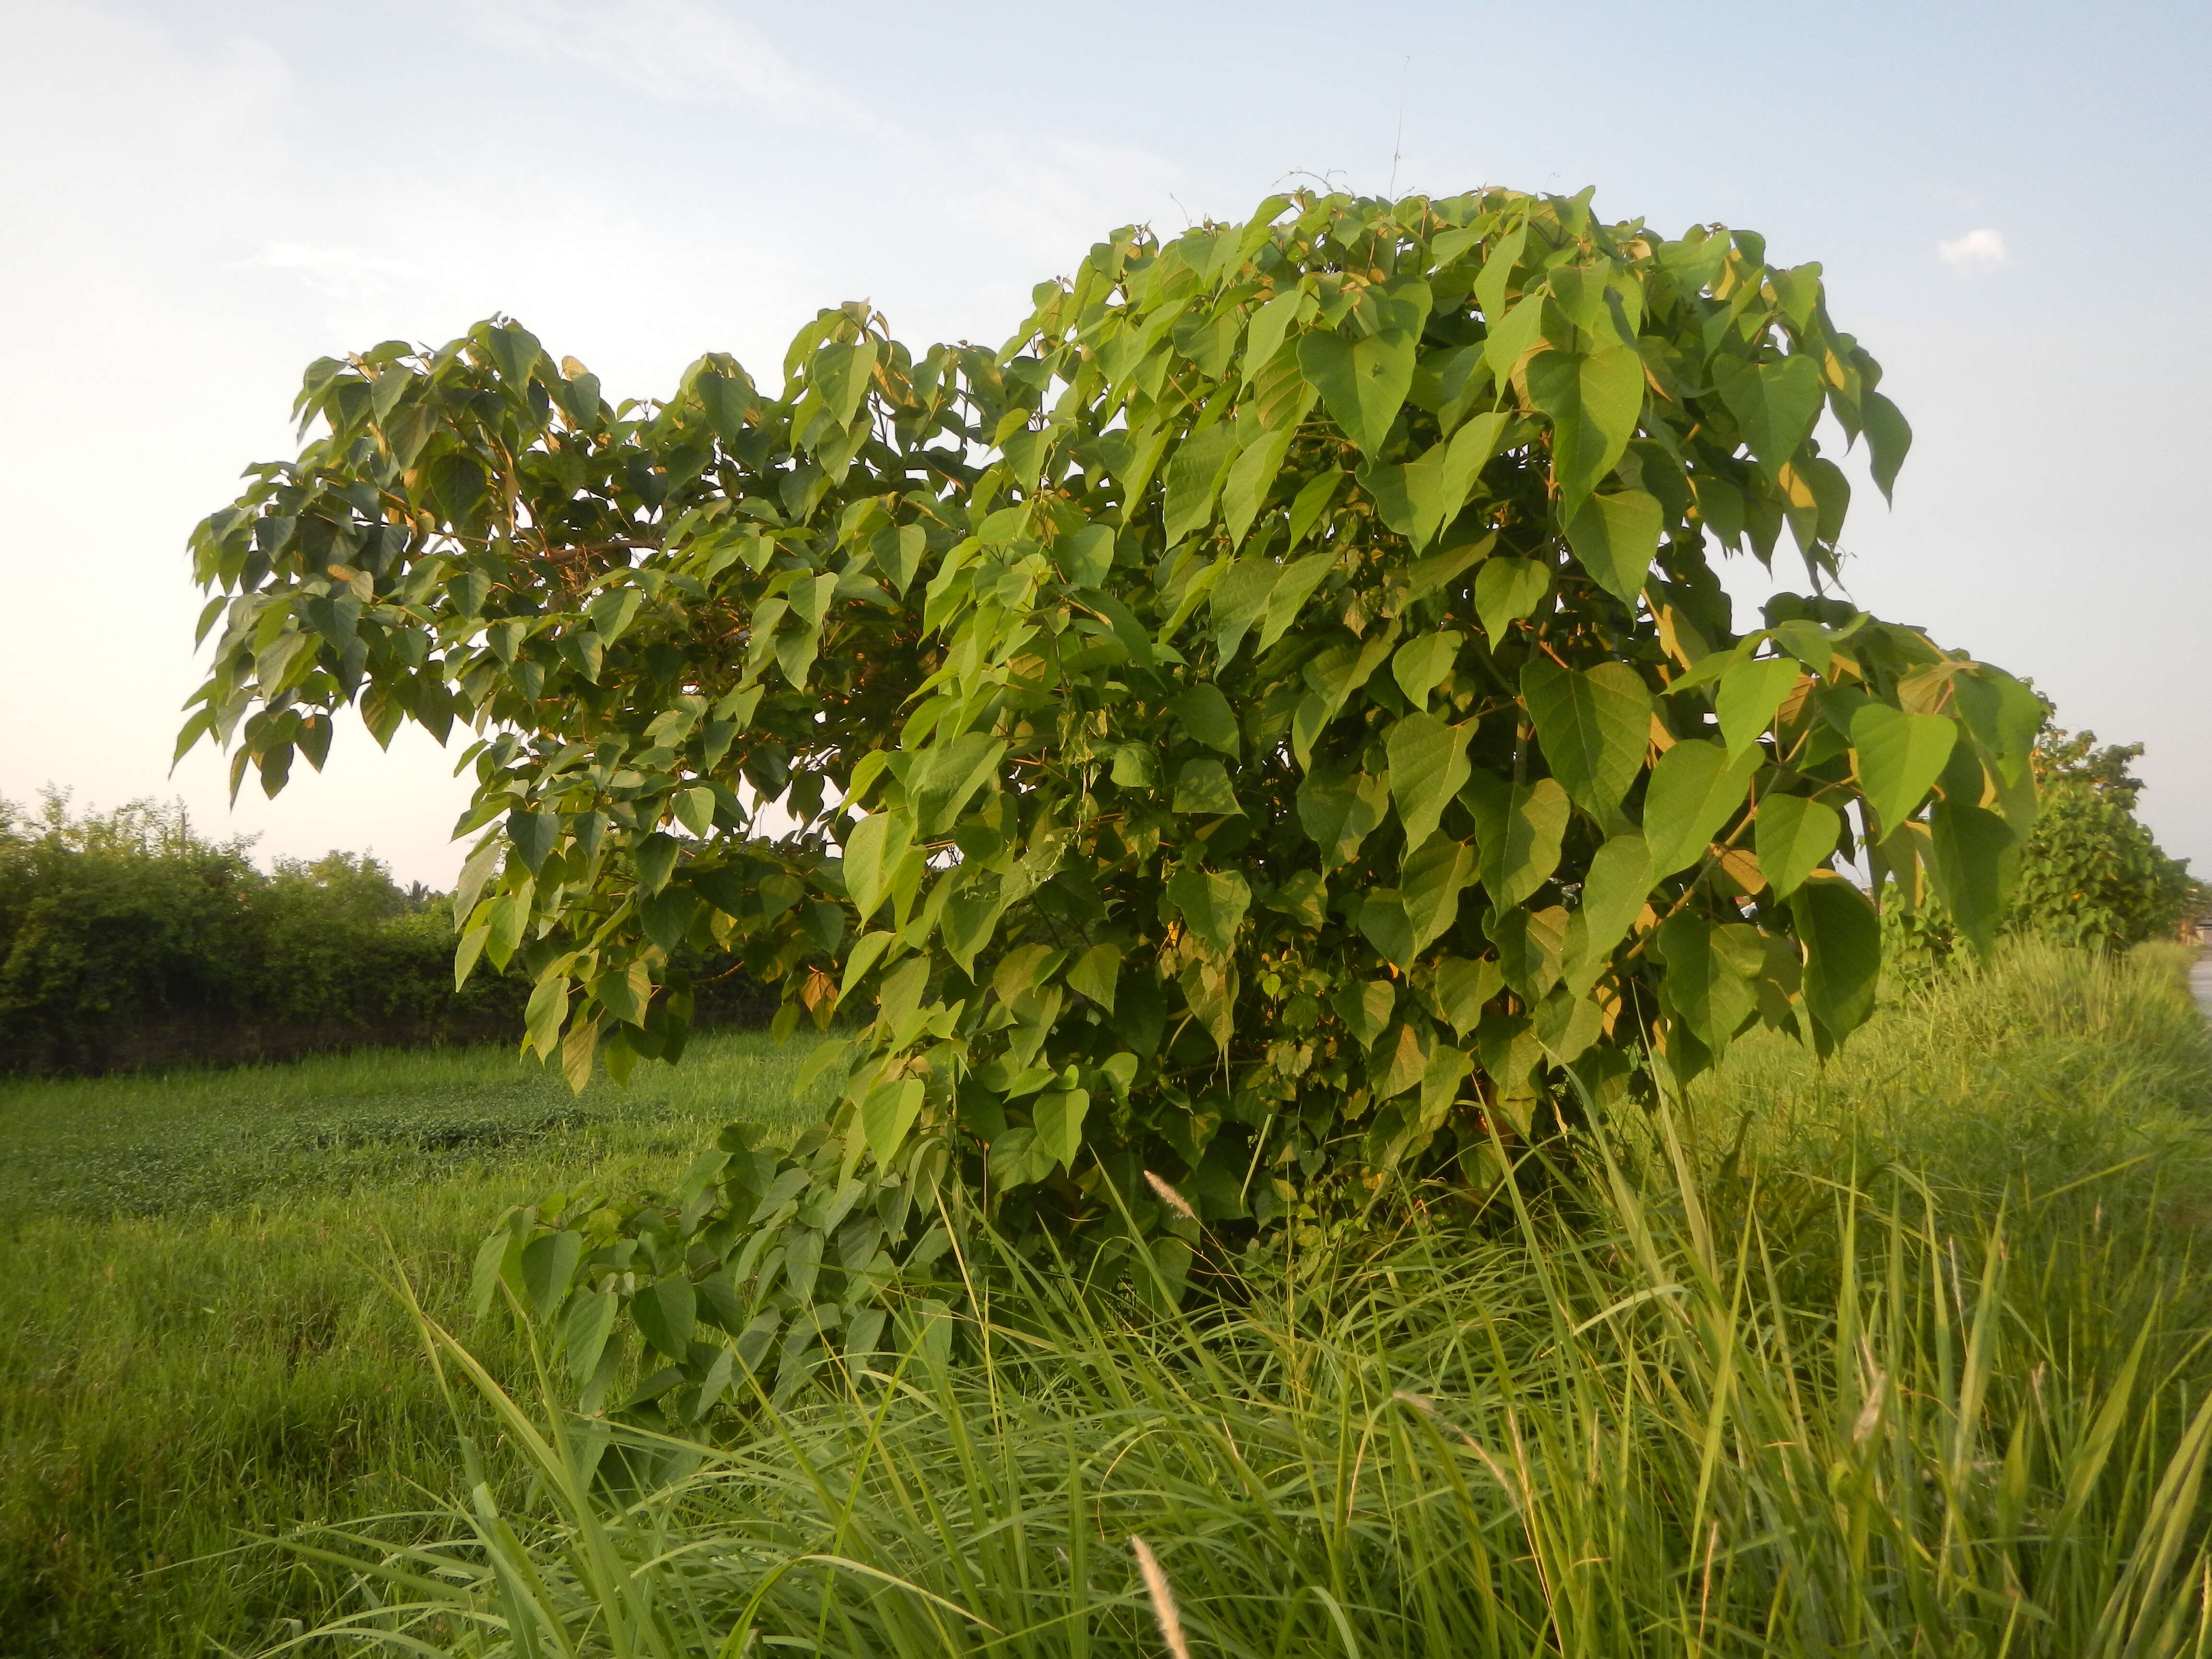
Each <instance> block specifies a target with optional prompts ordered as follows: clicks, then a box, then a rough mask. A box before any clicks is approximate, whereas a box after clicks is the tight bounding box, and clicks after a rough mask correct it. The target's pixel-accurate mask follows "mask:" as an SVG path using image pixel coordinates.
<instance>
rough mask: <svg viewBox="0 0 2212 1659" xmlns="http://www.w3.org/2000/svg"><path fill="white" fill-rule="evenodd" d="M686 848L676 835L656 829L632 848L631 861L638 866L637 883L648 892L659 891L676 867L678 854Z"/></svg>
mask: <svg viewBox="0 0 2212 1659" xmlns="http://www.w3.org/2000/svg"><path fill="white" fill-rule="evenodd" d="M683 850H684V848H683V844H682V843H681V842H678V840H677V839H676V837H675V836H670V835H664V834H662V833H661V832H660V831H659V830H658V829H656V830H654V831H653V833H652V834H651V835H649V836H647V837H646V838H645V839H644V840H643V841H641V842H638V843H637V845H636V847H635V848H632V849H631V852H630V860H631V862H633V863H634V864H635V865H636V866H637V884H638V886H639V887H640V888H641V889H642V890H644V891H645V892H647V893H649V894H650V893H657V892H659V890H661V889H662V888H664V887H665V886H666V885H667V884H668V878H669V875H670V873H671V872H673V871H674V870H675V868H676V855H677V854H678V853H680V852H682V851H683Z"/></svg>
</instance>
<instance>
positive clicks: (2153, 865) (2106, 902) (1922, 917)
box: [1882, 718, 2204, 979]
mask: <svg viewBox="0 0 2212 1659" xmlns="http://www.w3.org/2000/svg"><path fill="white" fill-rule="evenodd" d="M2142 751H2143V746H2142V744H2139V743H2133V744H2103V745H2101V746H2100V744H2098V742H2097V734H2096V733H2095V732H2067V731H2066V730H2065V729H2064V728H2063V727H2062V726H2058V725H2057V724H2056V723H2055V722H2053V721H2051V720H2049V719H2048V718H2046V720H2045V724H2044V727H2043V730H2042V732H2040V733H2039V735H2038V737H2037V738H2036V744H2035V752H2034V756H2033V766H2034V770H2035V778H2036V785H2037V790H2038V793H2039V810H2038V813H2037V817H2036V820H2035V827H2034V829H2033V830H2032V831H2031V832H2030V833H2029V835H2028V837H2027V841H2026V842H2025V843H2024V844H2023V845H2022V846H2021V847H2020V848H2018V849H2017V851H2016V852H2015V854H2013V855H2012V856H2013V857H2015V858H2016V859H2017V861H2018V866H2019V867H2018V873H2017V875H2016V877H2015V878H2014V879H2013V881H2012V884H2011V896H2010V899H2009V901H2008V903H2007V904H2006V906H2005V908H2004V912H2003V915H2002V921H2001V924H2000V925H2001V927H2002V929H2003V931H2005V932H2006V933H2016V934H2019V935H2021V936H2022V937H2025V938H2029V939H2047V940H2050V941H2051V943H2053V944H2057V945H2080V946H2083V947H2086V948H2087V949H2091V950H2099V951H2124V950H2129V949H2131V948H2132V947H2134V946H2136V945H2142V944H2143V943H2145V942H2147V941H2148V940H2151V939H2170V938H2172V937H2173V936H2174V935H2175V934H2176V933H2179V930H2180V928H2181V926H2182V924H2183V923H2184V922H2185V921H2188V920H2189V918H2190V917H2191V915H2194V914H2196V913H2197V910H2199V909H2200V908H2202V907H2203V903H2204V890H2203V886H2202V885H2201V884H2199V883H2197V882H2196V881H2194V880H2192V879H2191V877H2190V874H2189V866H2188V861H2187V860H2184V859H2177V858H2172V857H2170V856H2168V854H2166V852H2165V850H2164V849H2163V848H2160V846H2159V844H2158V841H2157V839H2156V837H2154V836H2153V835H2152V834H2151V832H2150V828H2149V826H2148V825H2147V824H2145V823H2143V822H2142V820H2141V819H2140V818H2138V817H2136V799H2137V798H2138V797H2139V796H2140V795H2141V794H2142V780H2141V779H2139V778H2137V777H2136V776H2135V775H2133V774H2132V773H2131V772H2130V770H2129V769H2128V765H2129V763H2130V762H2131V761H2133V760H2135V759H2136V758H2137V757H2139V756H2141V755H2142ZM1885 899H1886V902H1885V903H1884V905H1883V907H1882V910H1883V914H1882V928H1883V933H1884V936H1885V946H1886V949H1887V953H1888V955H1889V957H1890V959H1891V961H1892V963H1893V964H1894V967H1895V969H1896V970H1898V971H1900V972H1901V973H1902V974H1903V975H1905V977H1907V978H1909V979H1925V978H1927V977H1929V976H1930V975H1934V974H1936V973H1939V972H1941V971H1942V969H1944V968H1945V967H1946V966H1947V965H1948V963H1950V962H1951V961H1952V960H1953V958H1954V957H1955V956H1956V955H1957V953H1958V951H1959V947H1960V931H1959V928H1958V926H1957V924H1956V922H1955V921H1954V919H1953V917H1952V915H1951V912H1950V910H1949V908H1948V907H1947V906H1946V905H1945V904H1944V902H1943V901H1942V897H1941V896H1937V895H1936V894H1932V893H1925V892H1918V893H1916V892H1915V891H1914V890H1913V888H1912V887H1911V885H1910V884H1905V883H1894V882H1893V883H1892V884H1889V885H1888V887H1887V889H1886V892H1885Z"/></svg>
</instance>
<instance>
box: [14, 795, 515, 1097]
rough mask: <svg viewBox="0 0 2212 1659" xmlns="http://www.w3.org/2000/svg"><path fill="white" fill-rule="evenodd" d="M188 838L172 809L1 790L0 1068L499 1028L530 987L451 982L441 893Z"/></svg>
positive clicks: (378, 872)
mask: <svg viewBox="0 0 2212 1659" xmlns="http://www.w3.org/2000/svg"><path fill="white" fill-rule="evenodd" d="M249 846H250V843H249V842H247V841H245V840H231V841H213V840H210V839H208V838H207V837H205V836H202V835H200V834H199V833H198V832H197V830H196V829H194V828H193V827H192V824H191V821H190V819H189V818H188V817H186V816H185V812H184V811H183V810H182V809H181V807H177V806H165V805H157V804H155V803H154V802H150V801H138V802H134V803H133V804H131V805H128V806H124V807H121V808H118V810H116V811H112V812H107V813H87V814H77V813H72V812H71V811H70V810H69V807H68V804H67V802H66V801H65V800H64V799H62V798H60V797H58V796H49V797H48V798H47V799H46V801H45V802H44V804H43V805H42V806H40V808H37V809H32V810H26V809H24V808H22V807H20V806H17V805H15V804H13V803H10V802H7V801H0V1071H11V1072H99V1071H108V1070H112V1069H117V1068H122V1067H135V1066H157V1065H165V1064H169V1063H173V1062H176V1061H183V1060H207V1061H216V1062H227V1061H233V1060H256V1059H278V1058H282V1057H284V1056H286V1055H289V1054H300V1053H303V1052H306V1051H308V1050H311V1049H317V1048H343V1047H348V1046H351V1045H355V1044H362V1043H419V1042H458V1041H471V1040H477V1039H483V1038H489V1037H495V1036H499V1037H504V1036H511V1035H513V1034H514V1033H516V1032H519V1031H520V1029H521V1018H522V1006H523V1003H524V1000H525V999H526V997H527V996H528V994H529V986H528V984H527V983H526V981H523V980H522V979H521V978H520V976H514V977H508V976H503V975H497V974H494V973H491V972H489V971H480V972H478V973H477V975H475V976H474V977H473V978H472V979H471V981H470V983H469V985H468V987H467V988H466V989H465V990H462V991H459V992H456V991H455V990H454V989H453V921H452V915H451V913H450V911H449V910H448V909H447V906H446V902H445V899H446V896H445V895H444V894H442V893H435V892H431V891H429V890H427V889H425V888H423V887H422V886H420V885H419V884H418V885H416V886H414V887H412V888H403V887H400V886H399V885H398V884H395V883H394V882H393V881H392V876H391V872H390V871H389V870H388V869H386V866H384V865H383V864H381V863H380V862H379V861H378V860H375V859H373V858H368V857H365V856H362V855H358V854H350V853H331V854H327V855H326V856H325V857H323V858H319V859H316V860H313V861H312V862H309V861H303V860H286V859H280V860H277V861H276V867H275V870H274V872H273V873H267V874H264V872H262V871H261V870H259V869H258V868H257V867H256V866H255V865H254V864H253V862H252V860H251V859H250V858H249V857H248V855H247V854H248V848H249Z"/></svg>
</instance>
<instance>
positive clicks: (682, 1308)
mask: <svg viewBox="0 0 2212 1659" xmlns="http://www.w3.org/2000/svg"><path fill="white" fill-rule="evenodd" d="M629 1313H630V1317H631V1318H632V1319H634V1320H635V1321H636V1322H637V1328H638V1330H639V1331H640V1332H641V1334H643V1335H644V1337H645V1340H647V1341H648V1342H650V1343H651V1344H653V1346H654V1347H656V1348H658V1349H659V1350H660V1352H663V1353H665V1354H666V1355H667V1356H668V1357H669V1358H671V1359H679V1360H680V1359H683V1358H687V1357H688V1356H689V1355H690V1352H691V1333H692V1332H693V1331H694V1330H696V1329H697V1328H698V1321H699V1301H698V1297H697V1296H696V1294H695V1293H694V1292H693V1291H692V1288H691V1281H690V1279H689V1278H687V1277H685V1276H684V1274H683V1273H671V1274H669V1275H668V1276H667V1277H666V1278H665V1279H656V1280H655V1281H654V1282H653V1283H652V1284H650V1285H647V1286H645V1287H644V1288H643V1289H642V1290H641V1291H638V1293H637V1294H636V1295H635V1296H634V1297H630V1299H629Z"/></svg>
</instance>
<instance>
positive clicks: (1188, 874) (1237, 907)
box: [1168, 865, 1252, 952]
mask: <svg viewBox="0 0 2212 1659" xmlns="http://www.w3.org/2000/svg"><path fill="white" fill-rule="evenodd" d="M1168 902H1169V903H1170V904H1172V905H1174V906H1175V908H1176V910H1177V911H1179V912H1180V913H1181V914H1182V919H1183V921H1184V922H1185V923H1186V924H1187V925H1188V927H1189V928H1190V931H1191V932H1192V933H1195V934H1197V935H1198V936H1199V938H1200V939H1204V940H1205V941H1206V943H1207V944H1209V945H1212V946H1213V948H1214V949H1215V950H1217V951H1224V952H1226V951H1228V949H1229V947H1230V945H1231V944H1232V943H1234V942H1235V940H1236V938H1237V927H1238V925H1239V924H1240V923H1242V922H1243V920H1244V913H1245V911H1247V910H1248V909H1249V908H1251V905H1252V889H1251V886H1250V884H1249V883H1247V882H1246V881H1245V879H1244V878H1243V877H1242V876H1240V875H1238V874H1237V872H1235V871H1233V870H1231V871H1228V872H1225V873H1223V874H1219V875H1209V874H1207V873H1206V872H1205V871H1203V870H1200V869H1199V868H1198V867H1197V866H1194V865H1185V866H1183V867H1182V869H1181V870H1179V871H1177V872H1176V876H1175V879H1174V880H1172V881H1170V883H1169V884H1168Z"/></svg>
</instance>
